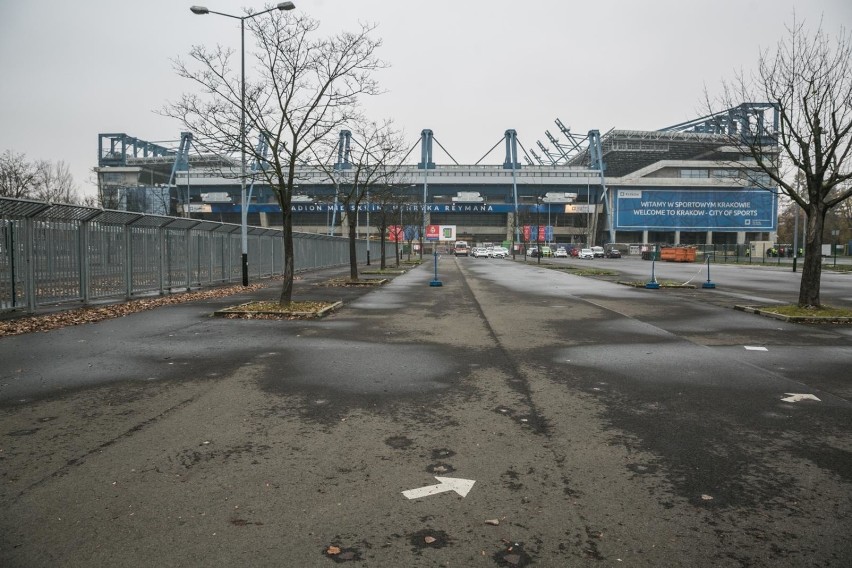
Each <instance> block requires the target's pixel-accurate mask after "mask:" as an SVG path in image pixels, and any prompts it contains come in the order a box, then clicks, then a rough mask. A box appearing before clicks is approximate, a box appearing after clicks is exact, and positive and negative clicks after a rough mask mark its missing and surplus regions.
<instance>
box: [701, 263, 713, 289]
mask: <svg viewBox="0 0 852 568" xmlns="http://www.w3.org/2000/svg"><path fill="white" fill-rule="evenodd" d="M701 287H702V288H715V287H716V285H715V284H714V283H713V282H711V281H710V257H709V256H708V257H707V282H705V283H704V284H702V285H701Z"/></svg>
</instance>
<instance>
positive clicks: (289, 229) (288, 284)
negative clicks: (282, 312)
mask: <svg viewBox="0 0 852 568" xmlns="http://www.w3.org/2000/svg"><path fill="white" fill-rule="evenodd" d="M279 201H282V200H279ZM281 211H282V212H283V214H284V215H283V217H284V236H283V237H282V240H283V243H284V251H283V254H284V284H283V285H282V286H281V297H280V298H279V299H278V304H279V305H280V306H282V307H286V306H289V305H290V302H292V301H293V277H294V276H295V273H296V265H295V263H294V262H293V214H292V213H291V212H290V208H289V207H284V206H283V205H282V207H281Z"/></svg>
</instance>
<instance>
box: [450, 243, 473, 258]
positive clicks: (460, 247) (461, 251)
mask: <svg viewBox="0 0 852 568" xmlns="http://www.w3.org/2000/svg"><path fill="white" fill-rule="evenodd" d="M453 254H455V255H456V256H468V255H469V254H470V247H469V246H468V245H467V241H456V244H455V245H454V246H453Z"/></svg>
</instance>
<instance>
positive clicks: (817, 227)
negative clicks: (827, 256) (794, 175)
mask: <svg viewBox="0 0 852 568" xmlns="http://www.w3.org/2000/svg"><path fill="white" fill-rule="evenodd" d="M807 213H808V216H807V223H808V231H807V238H806V240H805V261H804V263H803V264H802V281H801V283H800V284H799V307H800V308H818V307H820V306H821V304H820V299H819V291H820V290H819V289H820V281H821V277H822V231H823V227H824V225H825V214H826V210H825V209H824V208H823V207H821V206H820V204H819V203H816V204H812V205H811V207H810V208H809V209H808V211H807Z"/></svg>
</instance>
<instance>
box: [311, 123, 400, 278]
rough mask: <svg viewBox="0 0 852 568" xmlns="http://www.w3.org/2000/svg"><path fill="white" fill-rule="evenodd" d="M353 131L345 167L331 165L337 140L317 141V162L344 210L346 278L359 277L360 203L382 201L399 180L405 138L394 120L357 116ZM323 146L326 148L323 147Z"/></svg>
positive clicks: (368, 203) (335, 151)
mask: <svg viewBox="0 0 852 568" xmlns="http://www.w3.org/2000/svg"><path fill="white" fill-rule="evenodd" d="M353 124H354V127H353V131H354V132H352V144H351V146H350V149H349V156H348V159H349V162H348V163H347V164H346V166H347V167H346V169H336V168H335V167H334V166H330V165H328V164H330V163H331V162H333V158H334V156H335V155H338V143H334V144H331V143H329V142H328V141H326V144H323V145H317V149H318V150H320V152H318V153H316V154H315V157H316V162H317V164H318V166H319V167H320V168H321V169H322V170H323V171H324V172H325V174H326V175H327V176H328V177H329V179H331V180H332V181H333V182H334V185H335V188H336V191H337V199H338V202H339V203H340V204H341V205H342V207H343V210H344V211H346V220H347V227H348V229H349V231H348V234H349V278H350V279H351V280H353V281H356V280H358V259H357V248H356V240H357V229H358V227H357V222H358V212H359V210H360V208H361V205H362V204H364V203H367V205H368V206H370V205H371V204H375V203H381V202H382V200H383V199H382V198H383V195H384V194H385V193H387V191H388V187H389V186H391V184H393V183H395V182H397V181H398V179H397V178H398V176H399V172H400V169H401V167H402V156H403V154H404V143H405V142H404V139H403V135H402V133H401V132H399V131H397V130H395V129H394V127H393V122H392V121H390V120H385V121H383V122H381V123H377V122H372V121H367V120H358V121H355V122H354V123H353ZM322 150H325V151H322Z"/></svg>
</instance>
